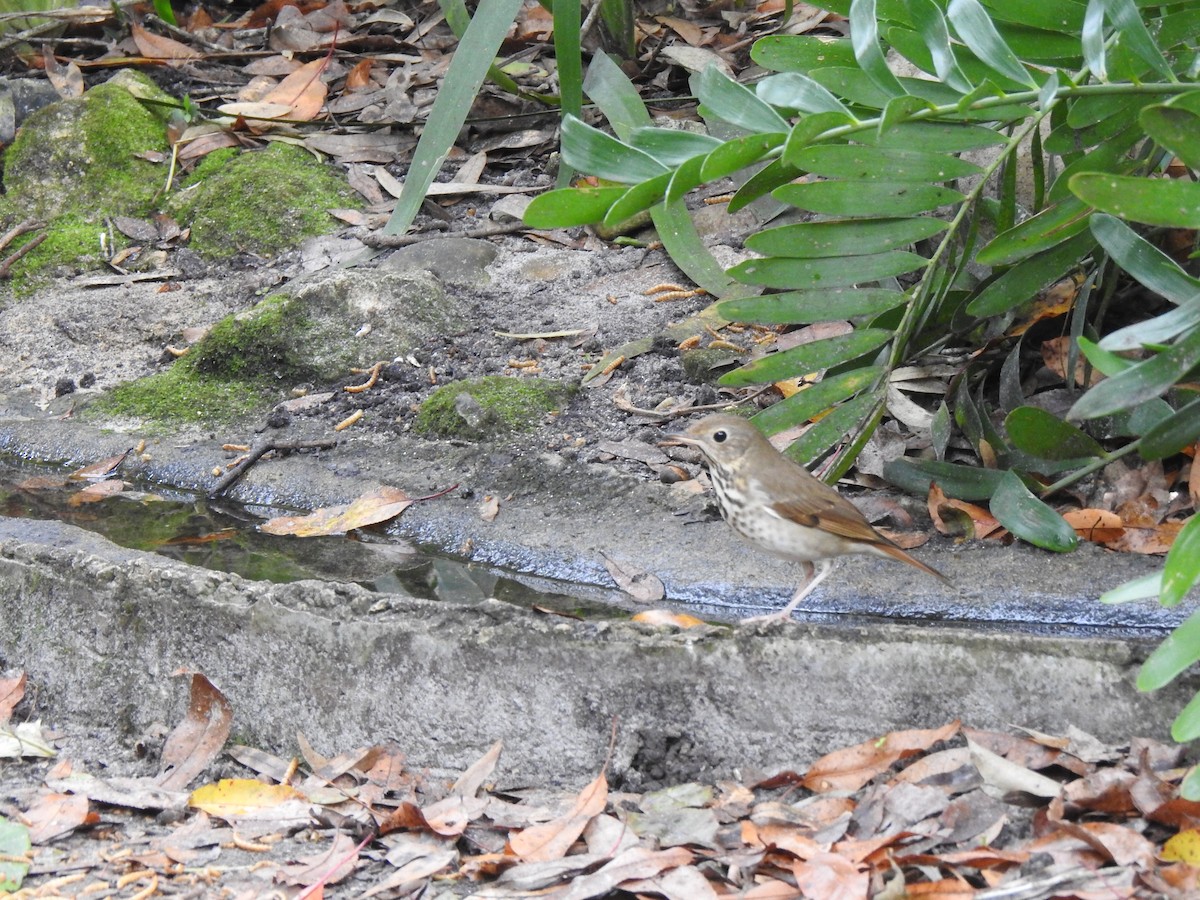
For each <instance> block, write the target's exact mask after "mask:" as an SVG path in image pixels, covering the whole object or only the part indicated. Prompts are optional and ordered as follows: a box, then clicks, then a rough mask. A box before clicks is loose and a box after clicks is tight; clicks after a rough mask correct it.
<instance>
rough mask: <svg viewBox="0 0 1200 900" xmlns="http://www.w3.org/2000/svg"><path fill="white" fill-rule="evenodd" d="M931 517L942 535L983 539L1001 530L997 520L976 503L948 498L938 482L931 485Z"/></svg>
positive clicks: (929, 503)
mask: <svg viewBox="0 0 1200 900" xmlns="http://www.w3.org/2000/svg"><path fill="white" fill-rule="evenodd" d="M928 506H929V516H930V518H932V519H933V526H934V527H935V528H936V529H937V530H938V532H939V533H940V534H945V535H949V536H951V537H965V538H968V539H982V538H985V537H987V536H988V535H989V534H991V533H992V532H994V531H996V530H997V529H998V528H1000V523H999V522H998V521H996V518H995V517H994V516H993V515H992V514H991V513H990V512H988V511H987V510H986V509H984V508H983V507H982V506H979V505H977V504H975V503H967V502H966V501H965V500H955V499H954V498H952V497H947V496H946V494H945V492H943V491H942V489H941V487H940V486H938V484H937V483H936V482H934V483H931V484H930V485H929V498H928Z"/></svg>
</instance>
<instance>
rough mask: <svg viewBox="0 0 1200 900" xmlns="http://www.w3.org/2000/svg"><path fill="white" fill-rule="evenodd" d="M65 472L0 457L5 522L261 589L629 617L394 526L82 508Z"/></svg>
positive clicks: (165, 503)
mask: <svg viewBox="0 0 1200 900" xmlns="http://www.w3.org/2000/svg"><path fill="white" fill-rule="evenodd" d="M67 474H68V470H66V469H63V468H58V467H54V466H48V465H36V464H31V463H27V462H19V461H15V460H12V459H7V458H4V457H0V516H6V517H9V518H29V519H54V520H58V521H62V522H66V523H68V524H71V525H76V526H78V527H80V528H84V529H86V530H88V531H92V532H95V533H97V534H100V535H103V536H104V537H106V538H108V539H109V540H110V541H112V542H113V543H115V544H119V545H120V546H122V547H128V548H130V549H134V550H144V551H147V552H150V553H155V554H158V555H160V556H165V557H168V558H170V559H174V560H178V561H179V562H183V563H187V564H188V565H194V566H200V567H202V568H205V569H213V570H216V571H220V572H231V573H234V574H236V575H240V576H241V577H243V578H247V579H251V580H255V581H272V582H277V583H288V582H292V581H301V580H303V579H309V578H312V579H318V580H322V581H340V582H354V583H355V584H359V585H361V586H363V587H365V588H367V589H368V590H372V591H377V592H379V593H385V594H403V595H408V596H415V597H420V598H423V599H428V600H442V601H445V602H449V603H464V604H470V603H478V602H480V601H482V600H485V599H487V598H489V597H494V598H495V599H498V600H502V601H504V602H506V603H513V604H516V605H518V606H524V607H538V608H544V609H546V610H548V611H553V612H559V613H567V614H572V615H578V616H583V617H586V618H611V617H613V616H620V615H622V612H621V611H620V610H619V609H614V608H613V607H612V606H609V605H607V604H604V603H600V602H597V601H595V600H587V599H582V598H580V597H577V596H573V595H572V591H571V585H570V584H567V583H561V582H548V581H546V580H544V579H543V580H540V582H541V583H540V585H539V586H537V587H535V586H533V585H531V584H529V583H527V582H525V581H522V580H518V579H517V578H514V577H512V575H511V573H507V572H504V571H503V570H501V569H498V568H495V567H492V566H486V565H481V564H478V563H463V562H460V561H458V560H454V559H451V558H448V557H446V556H442V555H438V554H435V553H430V552H428V550H427V549H422V548H418V547H414V546H413V545H411V544H409V543H407V542H406V541H405V540H404V539H403V538H401V537H399V536H398V535H397V534H395V533H394V530H395V529H394V526H393V528H391V529H388V530H384V531H380V532H362V533H355V534H353V535H350V536H334V537H314V538H293V537H277V536H273V535H269V534H263V533H261V532H260V531H259V530H258V524H259V523H260V522H262V521H264V520H265V519H266V518H268V517H270V516H272V515H276V514H277V513H278V512H279V511H278V510H274V509H267V508H264V507H242V506H238V505H236V504H230V503H226V502H224V501H209V500H205V499H204V498H202V497H198V496H195V495H192V494H188V493H187V492H184V491H179V490H174V489H163V488H161V487H155V488H154V489H153V490H140V489H139V487H138V486H134V487H133V488H127V489H126V490H124V491H121V492H119V493H113V494H112V495H110V496H106V497H103V498H101V499H96V500H93V501H90V502H80V494H79V492H80V490H81V488H83V487H84V486H85V485H86V483H80V482H68V481H67V480H66V476H67ZM93 484H95V482H93Z"/></svg>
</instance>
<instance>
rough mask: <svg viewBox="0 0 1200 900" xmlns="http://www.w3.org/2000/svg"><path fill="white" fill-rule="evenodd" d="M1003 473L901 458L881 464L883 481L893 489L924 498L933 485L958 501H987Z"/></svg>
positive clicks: (934, 461)
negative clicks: (891, 485) (885, 480)
mask: <svg viewBox="0 0 1200 900" xmlns="http://www.w3.org/2000/svg"><path fill="white" fill-rule="evenodd" d="M1003 475H1004V473H1003V472H998V471H996V470H995V469H981V468H978V467H976V466H963V465H959V464H958V463H948V462H941V461H940V460H933V459H912V458H910V457H901V458H900V459H893V460H891V461H889V462H886V463H884V464H883V477H884V478H886V479H887V480H888V481H890V482H891V483H892V484H894V485H896V487H898V488H901V489H902V490H905V491H908V492H909V493H910V494H916V495H917V496H918V497H925V496H927V495H928V494H929V486H930V485H931V484H934V483H936V484H937V485H938V487H940V488H941V489H942V490H943V491H945V492H946V495H947V496H950V497H957V498H958V499H959V500H987V499H988V498H989V497H991V496H992V494H994V493H995V492H996V489H997V488H998V487H999V486H1000V479H1001V478H1002V477H1003Z"/></svg>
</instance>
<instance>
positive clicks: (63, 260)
mask: <svg viewBox="0 0 1200 900" xmlns="http://www.w3.org/2000/svg"><path fill="white" fill-rule="evenodd" d="M0 221H5V217H4V216H3V214H2V213H0ZM13 224H15V223H13ZM7 227H11V225H9V226H7ZM101 232H106V230H105V229H104V228H103V226H101V225H97V224H96V223H95V222H89V221H87V220H85V219H83V218H80V217H79V216H77V215H65V216H60V217H59V218H57V219H54V220H52V221H51V222H50V223H49V224H48V225H47V226H46V228H45V234H46V239H45V240H44V241H42V242H41V243H40V244H38V245H37V246H36V247H34V248H33V250H31V251H30V252H29V253H27V254H26V255H25V256H22V257H21V258H20V259H19V260H17V262H16V263H14V264H13V267H12V270H11V278H12V280H11V282H10V284H11V287H12V291H13V294H14V295H15V296H18V297H19V296H23V295H25V294H29V293H32V292H33V291H34V290H36V289H37V288H38V287H40V286H41V285H42V284H44V283H45V282H47V281H48V280H49V279H50V278H51V277H52V276H53V275H54V270H55V269H58V268H60V267H63V266H66V267H69V268H72V269H88V268H94V267H95V266H98V265H100V263H101V259H100V234H101ZM40 233H41V232H30V233H29V234H26V235H22V236H21V237H20V238H18V239H17V241H16V242H15V243H14V244H13V246H12V249H14V250H15V249H19V248H20V247H23V246H25V244H27V243H28V242H29V241H32V240H35V239H36V238H37V236H38V234H40Z"/></svg>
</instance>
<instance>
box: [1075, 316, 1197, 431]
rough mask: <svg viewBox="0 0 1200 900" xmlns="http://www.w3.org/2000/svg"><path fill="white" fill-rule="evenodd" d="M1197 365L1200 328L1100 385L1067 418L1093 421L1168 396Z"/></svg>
mask: <svg viewBox="0 0 1200 900" xmlns="http://www.w3.org/2000/svg"><path fill="white" fill-rule="evenodd" d="M1082 346H1083V342H1082V340H1081V341H1080V347H1082ZM1089 359H1090V357H1089ZM1197 364H1200V328H1198V329H1196V330H1195V331H1193V332H1191V333H1190V334H1188V335H1186V336H1185V337H1183V338H1182V339H1180V340H1179V341H1178V342H1177V343H1176V344H1174V345H1173V346H1171V347H1170V348H1169V349H1167V350H1163V351H1162V352H1161V353H1156V354H1155V355H1154V356H1152V357H1150V358H1149V359H1146V360H1143V361H1142V362H1139V363H1137V364H1135V365H1133V366H1130V367H1129V368H1128V369H1126V370H1125V371H1124V372H1120V373H1118V374H1116V375H1114V376H1112V377H1111V378H1106V379H1105V380H1104V381H1101V382H1100V383H1099V384H1097V385H1096V386H1095V387H1093V388H1092V389H1091V390H1089V391H1088V392H1087V393H1086V394H1084V395H1083V396H1082V397H1080V398H1079V399H1078V400H1077V401H1076V402H1075V405H1074V406H1072V407H1071V411H1070V412H1069V413H1068V416H1069V417H1070V418H1072V419H1094V418H1096V417H1097V416H1106V415H1109V414H1111V413H1115V412H1118V411H1120V410H1122V409H1132V408H1133V407H1134V406H1137V405H1138V404H1139V403H1145V402H1146V401H1147V400H1150V399H1151V398H1153V397H1159V396H1161V395H1162V394H1165V393H1166V392H1167V391H1168V390H1170V389H1171V388H1172V387H1174V385H1175V383H1176V382H1177V381H1180V380H1181V379H1182V378H1183V376H1184V375H1186V374H1187V373H1188V372H1190V371H1191V370H1192V369H1193V368H1194V367H1195V366H1196V365H1197Z"/></svg>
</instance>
